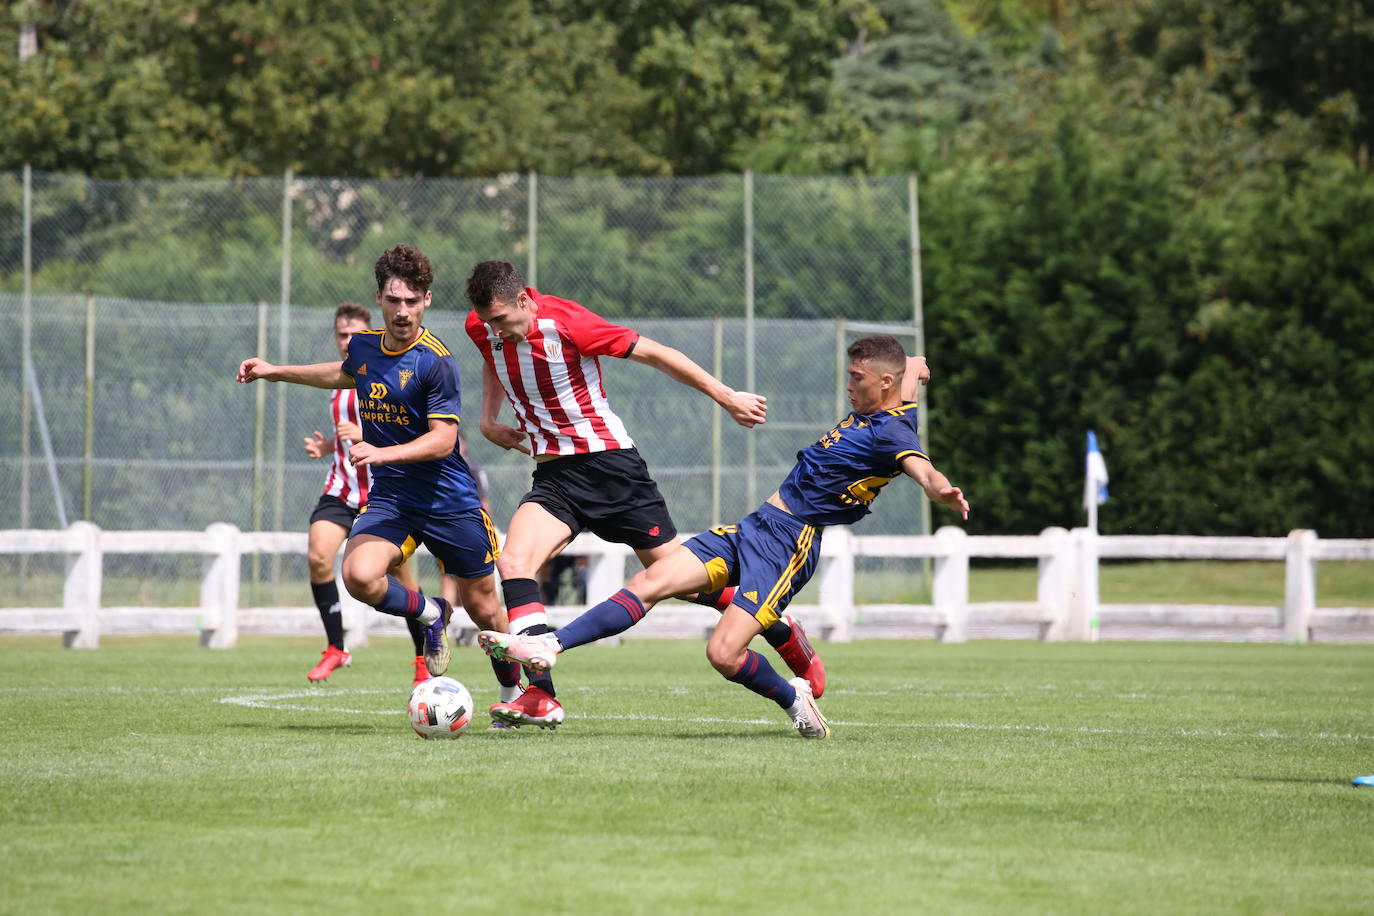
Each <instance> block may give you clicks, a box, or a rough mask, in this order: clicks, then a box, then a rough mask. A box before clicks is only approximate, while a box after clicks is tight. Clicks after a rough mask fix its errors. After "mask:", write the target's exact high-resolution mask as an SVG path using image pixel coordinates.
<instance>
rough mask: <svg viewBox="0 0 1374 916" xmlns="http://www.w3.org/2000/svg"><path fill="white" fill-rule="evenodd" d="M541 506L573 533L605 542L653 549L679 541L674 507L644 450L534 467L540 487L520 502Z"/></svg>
mask: <svg viewBox="0 0 1374 916" xmlns="http://www.w3.org/2000/svg"><path fill="white" fill-rule="evenodd" d="M520 502H521V504H522V505H523V504H524V503H537V504H538V505H540V506H543V507H544V508H545V509H546V510H548V512H549V514H550V515H552V516H553V517H554V518H556V519H558V520H559V521H561V522H563V524H565V525H567V526H568V527H569V528H571V529H572V533H573V536H574V537H576V536H577V535H578V534H579V533H580V532H582V531H590V532H592V533H593V534H595V535H596V536H597V537H599V538H601V539H602V540H603V541H610V542H611V543H613V544H624V545H625V546H627V547H629V548H631V549H633V550H647V549H649V548H650V547H657V546H659V545H660V544H666V543H668V542H669V541H671V540H672V539H673V538H675V537H677V528H675V527H674V526H673V519H672V517H671V516H669V515H668V504H667V503H665V502H664V501H663V495H662V494H661V493H659V492H658V484H656V483H654V481H653V478H651V477H650V476H649V468H648V467H647V466H646V465H645V464H644V459H643V458H641V457H640V455H639V451H638V449H633V448H618V449H613V450H611V451H609V452H591V453H589V454H586V455H568V456H567V457H565V458H555V459H554V460H552V461H545V462H542V463H540V464H537V465H535V467H534V483H533V485H532V486H531V488H530V491H529V492H528V493H526V494H525V496H524V498H523V499H521V500H520Z"/></svg>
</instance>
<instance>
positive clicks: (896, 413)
mask: <svg viewBox="0 0 1374 916" xmlns="http://www.w3.org/2000/svg"><path fill="white" fill-rule="evenodd" d="M916 407H917V404H916V402H915V401H912V402H911V403H909V404H903V405H902V406H900V407H893V408H892V409H891V410H889V411H888V413H890V414H891V415H892V416H894V417H900V416H901V415H902V414H904V413H906V412H907V411H908V410H915V409H916Z"/></svg>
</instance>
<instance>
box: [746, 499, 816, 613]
mask: <svg viewBox="0 0 1374 916" xmlns="http://www.w3.org/2000/svg"><path fill="white" fill-rule="evenodd" d="M815 536H816V527H815V526H814V525H803V526H802V532H801V534H800V535H798V537H797V549H796V550H795V551H793V553H792V559H791V560H789V561H788V562H787V569H785V570H783V573H782V575H781V576H780V577H779V578H778V581H777V583H776V584H774V586H773V590H772V591H770V592H769V593H768V597H767V598H765V599H764V600H763V603H762V604H760V605H759V610H758V613H756V614H755V615H754V618H755V619H756V620H758V622H759V626H761V627H763V628H764V629H765V630H766V629H768V628H769V627H771V626H772V625H773V624H775V623H777V622H778V612H777V611H776V610H775V607H776V606H777V603H778V602H779V601H781V600H782V597H783V595H785V594H787V592H788V591H790V590H791V588H792V579H793V578H794V577H795V576H796V575H797V573H799V572H801V568H802V567H803V566H805V565H806V558H807V556H808V555H809V554H810V553H811V542H812V541H813V540H814V539H815Z"/></svg>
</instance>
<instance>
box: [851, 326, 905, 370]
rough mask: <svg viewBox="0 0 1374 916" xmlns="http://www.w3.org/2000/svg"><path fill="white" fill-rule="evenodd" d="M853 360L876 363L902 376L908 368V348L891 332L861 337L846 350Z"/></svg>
mask: <svg viewBox="0 0 1374 916" xmlns="http://www.w3.org/2000/svg"><path fill="white" fill-rule="evenodd" d="M845 353H846V354H848V356H849V359H850V361H851V362H870V363H876V364H877V365H878V366H880V367H882V368H883V369H887V370H889V371H891V372H892V374H893V375H894V376H900V375H901V374H902V372H903V371H904V370H905V369H906V348H905V347H903V346H902V345H901V343H900V342H898V340H897V338H895V337H893V336H892V335H890V334H878V335H875V336H873V337H860V338H859V339H858V340H856V341H854V342H853V343H852V344H850V345H849V349H848V350H846V351H845Z"/></svg>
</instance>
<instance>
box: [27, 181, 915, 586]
mask: <svg viewBox="0 0 1374 916" xmlns="http://www.w3.org/2000/svg"><path fill="white" fill-rule="evenodd" d="M747 185H748V182H747V181H746V179H744V178H742V177H740V176H730V177H720V178H704V179H640V180H616V179H551V178H546V177H538V178H537V179H531V177H529V176H507V177H502V178H496V179H490V180H415V181H357V180H344V179H339V180H334V179H292V180H289V181H288V180H286V179H255V180H250V181H175V182H94V181H89V180H87V179H83V178H73V177H66V176H51V175H36V176H34V177H33V179H32V185H31V196H30V209H31V212H32V221H31V226H30V228H29V230H28V232H27V235H28V239H29V244H30V245H31V252H32V254H31V259H32V270H31V274H30V282H31V289H32V295H31V296H30V297H29V298H28V299H27V302H26V299H25V297H24V296H23V295H22V291H23V289H24V286H25V277H24V270H23V250H24V242H25V236H26V231H25V224H24V218H23V214H24V206H23V197H24V194H23V182H22V179H21V178H20V177H19V176H16V175H5V176H0V218H2V219H3V225H0V318H3V320H5V321H6V322H8V323H9V324H10V326H11V327H18V328H20V329H21V333H22V334H25V335H27V339H28V340H29V342H30V347H31V353H32V360H31V363H32V371H31V372H29V373H28V376H29V378H28V384H25V379H24V376H25V371H24V364H23V358H22V349H23V348H22V345H19V346H12V347H11V348H10V350H9V352H10V354H11V355H10V356H9V357H8V358H0V383H3V384H5V385H7V386H8V388H9V390H10V391H11V392H15V395H14V396H12V397H11V398H9V399H6V400H5V401H4V403H3V404H0V423H2V424H3V425H0V486H3V487H4V492H5V493H6V494H7V495H8V497H9V498H7V499H6V501H5V502H4V504H3V505H0V528H19V527H31V528H54V527H61V526H62V525H63V524H64V523H67V522H71V521H75V520H77V519H89V520H90V521H93V522H95V523H96V524H97V525H99V526H101V527H102V528H108V529H168V530H172V529H199V528H204V527H205V526H207V525H209V524H211V523H213V522H217V521H225V522H230V523H232V524H235V525H237V526H239V527H240V528H243V529H245V530H247V529H264V530H303V529H304V527H305V522H306V519H307V516H308V514H309V511H310V509H311V507H312V506H313V504H314V501H315V499H316V498H317V497H318V495H319V492H320V488H321V486H322V484H323V479H324V475H325V472H326V470H327V468H326V467H325V464H324V462H323V461H312V460H311V459H309V458H308V457H307V456H306V454H305V452H304V449H303V447H302V446H303V440H304V438H305V437H306V436H308V435H310V434H311V433H312V432H313V431H315V430H324V431H326V432H327V431H328V429H329V423H328V417H327V405H328V394H327V393H326V392H323V391H320V390H317V389H312V388H305V387H300V386H292V385H268V384H262V383H258V384H254V385H250V386H245V385H238V384H236V383H235V382H234V381H233V375H234V371H235V369H236V368H237V366H238V363H239V362H240V361H241V360H242V359H243V358H245V357H247V356H250V355H254V354H261V355H263V356H265V357H266V358H268V359H270V360H272V361H274V362H292V363H307V362H318V361H324V360H329V359H333V358H336V357H337V353H336V351H335V350H334V346H333V343H332V340H331V333H332V317H333V311H334V308H335V307H336V306H337V305H338V304H339V303H340V302H343V301H346V300H352V301H356V302H360V303H362V304H364V305H366V306H369V307H371V308H373V311H374V319H375V322H374V323H379V322H380V315H379V313H378V312H377V310H376V308H375V305H374V302H373V291H374V290H375V281H374V280H373V277H372V265H373V262H374V261H375V259H376V257H377V255H378V254H379V253H380V252H381V251H383V250H385V249H386V248H388V247H390V246H391V245H394V244H396V243H398V242H402V241H404V242H409V243H412V244H416V245H418V246H419V247H420V248H421V249H422V250H424V251H425V252H426V253H427V254H428V255H429V256H430V258H431V260H432V261H433V262H434V264H435V272H436V280H435V286H434V293H435V296H434V306H433V308H432V309H431V310H430V312H429V313H428V315H427V317H426V324H427V325H428V326H429V328H430V329H431V330H432V331H433V332H434V333H435V334H437V335H438V336H439V337H440V338H441V339H443V340H445V341H447V342H448V343H449V345H450V348H451V349H452V350H453V351H454V352H455V354H457V355H458V356H459V359H460V364H461V369H462V379H463V388H464V406H465V410H466V411H467V413H468V415H469V418H470V419H471V420H473V421H474V422H473V423H472V424H471V429H472V431H473V432H474V436H473V438H472V440H471V442H470V458H471V459H472V460H473V462H474V463H476V464H478V465H481V466H482V467H483V468H484V469H485V470H486V471H487V474H488V476H489V478H490V484H491V494H490V495H491V502H492V513H493V515H494V516H495V518H496V519H497V521H498V523H504V521H505V520H507V519H509V517H510V515H511V513H512V512H513V511H514V508H515V505H516V503H517V502H518V500H519V497H520V496H521V495H522V494H523V493H524V491H525V489H526V488H527V486H528V482H529V473H530V469H531V464H530V461H529V459H528V458H527V457H525V456H524V455H520V454H517V453H505V452H501V451H500V450H499V449H497V448H495V447H494V446H492V445H490V444H489V443H487V442H486V441H485V440H482V439H481V438H480V436H476V435H475V418H476V414H477V411H478V410H479V409H480V400H479V396H480V391H481V373H480V361H479V358H478V356H477V353H476V351H475V349H473V348H472V347H470V346H469V345H468V344H467V343H466V340H465V338H466V335H465V334H464V332H463V329H462V323H463V319H464V316H465V313H466V305H465V300H464V295H463V283H464V280H465V278H466V276H467V273H468V270H469V269H470V268H471V266H472V264H474V263H475V262H477V261H479V260H484V259H488V258H499V259H504V260H511V261H512V262H514V263H516V264H517V265H518V266H520V267H521V268H522V269H524V270H526V272H527V273H528V274H529V275H530V276H531V277H532V279H533V280H534V281H535V282H536V283H537V285H538V286H539V288H540V289H542V290H544V291H545V292H549V293H553V294H555V295H559V296H564V297H567V298H571V299H576V300H578V301H581V302H583V303H584V304H585V305H587V306H588V307H590V308H592V309H593V310H595V311H598V312H600V313H602V314H604V315H605V316H607V317H608V318H610V319H612V320H616V321H619V322H621V323H624V324H629V325H631V326H633V327H635V328H636V329H638V330H639V331H640V332H641V333H643V334H645V335H647V336H649V337H652V338H654V339H655V340H659V341H661V342H663V343H665V344H668V345H671V346H674V347H676V348H678V349H680V350H682V351H683V352H684V353H686V354H687V355H689V356H690V357H691V358H692V359H694V360H695V361H696V362H698V363H699V364H701V365H702V366H703V367H705V368H706V369H708V370H709V371H713V372H716V373H717V374H718V375H719V376H720V377H721V378H722V379H723V380H724V381H725V382H726V383H727V384H730V385H732V386H734V387H737V388H743V387H746V386H747V385H750V384H752V386H753V388H754V390H757V391H758V392H760V393H762V394H764V395H766V396H768V398H769V422H768V423H767V424H766V425H765V426H763V427H760V428H758V429H755V430H753V431H746V430H744V429H742V428H740V427H738V426H736V425H735V424H734V423H733V422H732V421H731V420H730V419H729V417H728V416H726V415H725V414H724V413H723V412H721V411H719V410H718V409H717V408H716V407H715V406H714V405H713V404H712V403H711V402H710V401H709V400H707V399H706V398H705V397H703V396H702V395H700V394H699V393H697V392H695V391H693V390H690V389H688V388H686V387H683V386H681V385H678V384H676V383H675V382H673V381H671V380H670V379H668V378H666V377H665V376H663V375H661V374H660V373H657V372H655V371H654V370H652V369H650V368H648V367H645V366H641V365H637V364H632V363H628V362H622V361H619V360H607V361H605V363H606V365H605V374H606V385H607V389H608V392H609V394H610V397H611V401H612V404H613V405H614V407H615V409H616V410H617V411H618V412H619V413H620V414H621V415H622V417H623V418H624V419H625V421H626V423H627V425H628V427H629V429H630V431H631V434H632V435H633V436H634V437H635V439H636V442H637V444H638V446H639V447H640V449H641V451H642V452H643V453H644V455H645V458H646V460H647V461H648V462H649V465H650V467H651V469H652V470H653V472H654V474H655V477H656V478H657V479H658V481H659V483H660V485H661V486H662V489H663V491H664V495H665V497H666V498H667V500H668V503H669V505H670V507H671V508H672V510H673V513H674V516H675V519H676V521H677V523H678V526H679V528H680V529H682V530H683V531H697V530H701V529H702V528H704V527H707V526H709V525H711V524H715V523H720V522H731V521H734V520H736V519H738V518H739V517H741V516H742V515H744V514H745V513H746V512H748V511H749V510H750V509H752V508H753V505H754V503H756V502H757V501H758V500H760V499H762V498H763V497H765V496H767V495H768V494H769V493H770V492H772V490H773V489H774V488H775V487H776V485H777V484H778V482H779V481H780V480H781V479H782V477H783V475H784V474H785V473H786V472H787V470H788V468H790V466H791V464H792V462H793V460H794V456H795V453H796V451H797V450H798V449H799V448H801V447H803V446H804V445H807V444H809V443H810V442H812V441H814V440H815V439H816V438H817V437H818V436H819V435H820V434H821V433H822V432H824V431H825V430H827V429H828V428H829V427H830V425H831V424H832V423H833V422H834V421H835V420H836V418H837V417H838V416H839V415H840V414H842V413H843V411H844V410H846V409H847V405H846V403H845V401H844V398H843V373H842V369H843V347H844V346H845V344H847V343H848V342H849V341H850V340H852V339H853V337H855V336H857V335H856V333H855V332H854V331H852V330H850V329H848V325H849V324H852V323H853V322H865V323H869V324H871V323H874V322H884V323H886V325H885V326H887V327H888V328H889V329H890V330H891V331H892V332H894V333H901V334H906V333H908V332H909V329H910V327H911V325H912V314H913V306H912V291H911V290H912V264H911V244H912V239H911V233H910V229H909V210H908V201H907V183H906V180H905V179H903V178H896V179H869V180H855V179H842V178H835V179H786V178H772V177H770V178H755V179H754V180H753V183H752V186H751V187H750V186H747ZM746 200H749V201H750V202H751V203H752V215H750V214H746V208H745V202H746ZM288 220H289V223H288V222H287V221H288ZM750 226H752V230H753V231H752V235H751V236H749V238H748V239H746V235H748V233H747V227H750ZM288 236H289V241H290V244H289V257H284V254H283V253H284V251H285V250H287V246H286V245H285V242H286V240H287V238H288ZM746 241H748V242H749V244H746ZM750 253H752V260H750ZM531 255H533V258H531ZM750 278H752V289H753V295H752V305H753V310H754V315H755V316H756V318H755V320H753V321H752V322H750V321H749V320H747V317H746V316H747V309H748V307H749V305H750V301H751V296H750V295H749V291H748V280H749V279H750ZM903 339H904V342H906V343H908V345H910V340H911V338H910V337H909V336H906V337H904V338H903ZM751 341H752V348H751V346H750V342H751ZM506 418H507V419H509V412H507V414H506ZM920 519H921V504H920V497H919V494H917V492H916V488H914V487H892V488H890V489H889V490H888V492H887V493H885V495H884V498H883V500H882V504H881V505H880V507H879V511H877V512H876V513H875V515H874V517H873V518H872V519H870V520H868V521H866V522H865V523H864V526H863V528H862V529H861V530H862V531H863V532H867V533H875V534H876V533H898V532H902V533H905V532H915V531H919V530H920ZM154 561H155V558H151V557H150V558H145V559H142V560H140V559H139V558H136V557H130V558H128V559H127V561H121V562H126V565H129V566H130V570H129V572H130V576H131V577H133V578H138V576H139V575H140V574H146V575H144V578H149V577H154V578H155V577H159V576H161V575H162V574H163V572H164V571H162V570H160V569H154V568H153V564H154ZM158 562H163V563H164V565H165V563H167V562H170V560H164V561H158ZM294 562H295V561H294V560H290V561H287V560H283V561H280V562H277V563H275V564H273V565H274V566H275V571H276V574H278V575H280V574H281V573H282V570H283V569H286V570H287V571H288V572H292V571H294V567H293V566H292V565H291V564H292V563H294ZM140 563H141V564H142V566H140ZM143 567H146V568H143ZM140 570H141V573H140ZM262 574H263V575H267V573H266V572H263V573H262Z"/></svg>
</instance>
